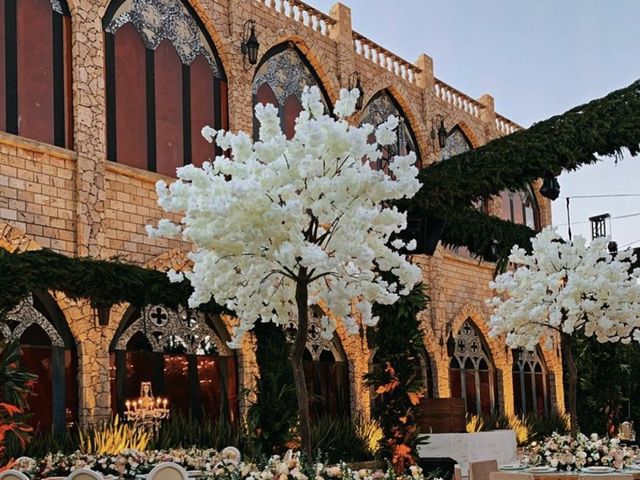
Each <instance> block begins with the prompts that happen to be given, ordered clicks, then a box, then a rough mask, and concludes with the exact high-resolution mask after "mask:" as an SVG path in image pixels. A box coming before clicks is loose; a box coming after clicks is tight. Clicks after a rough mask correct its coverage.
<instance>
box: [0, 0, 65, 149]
mask: <svg viewBox="0 0 640 480" xmlns="http://www.w3.org/2000/svg"><path fill="white" fill-rule="evenodd" d="M0 30H1V31H0V129H1V130H3V131H5V132H9V133H13V134H15V135H20V136H22V137H27V138H31V139H34V140H38V141H40V142H44V143H49V144H52V145H57V146H59V147H65V148H71V146H72V144H73V141H72V137H71V135H72V133H71V130H72V129H71V116H70V115H71V108H70V102H71V76H70V75H71V20H70V18H69V9H68V8H67V4H66V2H65V1H64V0H0Z"/></svg>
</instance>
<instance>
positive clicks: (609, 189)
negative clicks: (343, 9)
mask: <svg viewBox="0 0 640 480" xmlns="http://www.w3.org/2000/svg"><path fill="white" fill-rule="evenodd" d="M306 1H307V3H309V4H311V5H313V6H314V7H316V8H318V9H319V10H321V11H323V12H328V11H329V9H330V8H331V5H332V4H333V3H335V2H334V1H333V0H306ZM343 3H345V4H346V5H347V6H349V7H350V8H351V17H352V23H353V28H354V30H357V31H358V32H359V33H361V34H363V35H365V36H366V37H368V38H370V39H371V40H373V41H375V42H376V43H378V44H380V45H382V46H383V47H385V48H387V49H388V50H390V51H392V52H394V53H395V54H397V55H399V56H401V57H402V58H405V59H407V60H410V61H414V60H415V59H416V58H417V57H418V55H419V54H420V53H426V54H427V55H429V56H430V57H431V58H433V63H434V73H435V75H436V77H438V78H439V79H440V80H442V81H444V82H446V83H448V84H449V85H452V86H453V87H455V88H457V89H458V90H461V91H462V92H464V93H466V94H467V95H470V96H471V97H474V98H478V97H480V96H481V95H483V94H485V93H489V94H491V95H492V96H493V97H494V99H495V105H496V111H497V112H498V113H500V114H502V115H504V116H506V117H507V118H509V119H511V120H513V121H515V122H516V123H518V124H520V125H522V126H525V127H528V126H530V125H531V124H532V123H535V122H537V121H540V120H544V119H546V118H549V117H551V116H552V115H555V114H559V113H563V112H565V111H566V110H568V109H570V108H572V107H574V106H577V105H580V104H582V103H585V102H587V101H589V100H592V99H595V98H599V97H602V96H604V95H606V94H607V93H609V92H611V91H613V90H616V89H618V88H622V87H625V86H627V85H629V84H630V83H632V82H633V81H634V80H637V79H639V78H640V25H639V24H638V20H639V19H640V0H438V1H432V0H343ZM559 181H560V185H561V193H560V195H561V196H560V198H559V199H558V200H556V201H555V202H554V204H553V220H554V224H557V225H558V231H559V232H560V233H561V234H562V235H564V236H566V234H567V225H566V222H567V213H566V199H565V197H567V196H569V197H572V196H581V195H618V194H637V195H638V196H637V197H618V198H595V199H594V198H589V199H584V198H572V199H570V212H571V221H572V231H573V234H574V235H576V234H579V235H582V236H584V237H587V238H590V235H591V234H590V226H589V223H588V218H589V217H590V216H593V215H599V214H602V213H610V214H611V216H612V220H611V225H610V228H611V233H612V238H613V240H615V241H617V242H618V245H619V246H620V247H622V246H624V245H627V244H632V246H635V247H638V246H640V157H636V158H633V157H630V156H629V155H626V156H625V158H624V159H623V160H622V161H621V162H618V163H617V164H616V163H615V162H614V160H612V159H606V160H604V161H603V162H600V163H598V164H596V165H592V166H588V167H584V168H583V169H581V170H579V171H577V172H572V173H564V174H562V175H561V176H560V178H559ZM636 213H637V214H638V215H637V216H630V217H626V218H616V217H622V216H625V215H631V214H636ZM608 227H609V225H608ZM632 242H633V243H632Z"/></svg>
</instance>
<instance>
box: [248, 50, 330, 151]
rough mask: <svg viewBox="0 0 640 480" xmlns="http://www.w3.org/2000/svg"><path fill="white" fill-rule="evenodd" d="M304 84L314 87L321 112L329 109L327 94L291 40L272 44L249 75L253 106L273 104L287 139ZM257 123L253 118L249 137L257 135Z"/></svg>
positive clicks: (299, 109)
mask: <svg viewBox="0 0 640 480" xmlns="http://www.w3.org/2000/svg"><path fill="white" fill-rule="evenodd" d="M305 86H309V87H312V86H317V87H319V88H320V92H321V93H322V101H323V103H324V105H325V111H331V106H330V102H329V97H328V95H327V93H326V92H325V91H324V88H323V87H322V84H321V82H320V79H319V78H318V77H317V75H316V74H315V72H314V70H313V67H312V66H311V64H310V63H309V61H308V60H307V59H306V58H305V56H304V55H303V54H302V53H301V52H300V51H299V50H298V49H297V48H296V47H295V45H293V44H292V43H284V44H280V45H276V46H275V47H273V48H272V49H271V50H269V51H268V52H267V53H266V54H265V55H264V56H263V58H262V60H261V61H260V63H259V64H258V66H257V68H256V73H255V76H254V78H253V84H252V93H253V105H254V106H255V105H257V104H258V103H262V104H263V105H266V104H268V103H270V104H272V105H274V106H275V107H276V108H277V109H278V111H279V114H280V127H281V128H282V131H283V132H284V134H285V135H286V137H287V138H292V137H293V135H294V133H295V120H296V117H297V116H298V114H299V113H300V112H301V111H302V92H303V90H304V87H305ZM258 128H259V124H258V121H257V119H256V118H255V115H254V117H253V136H254V138H256V139H257V138H258Z"/></svg>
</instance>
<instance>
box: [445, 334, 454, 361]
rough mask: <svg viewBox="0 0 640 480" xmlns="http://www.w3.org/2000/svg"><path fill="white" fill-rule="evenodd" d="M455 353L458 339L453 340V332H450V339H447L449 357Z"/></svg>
mask: <svg viewBox="0 0 640 480" xmlns="http://www.w3.org/2000/svg"><path fill="white" fill-rule="evenodd" d="M455 353H456V339H455V338H453V332H451V331H449V338H447V355H449V358H451V357H453V355H454V354H455Z"/></svg>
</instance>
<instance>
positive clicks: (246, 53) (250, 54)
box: [240, 20, 260, 68]
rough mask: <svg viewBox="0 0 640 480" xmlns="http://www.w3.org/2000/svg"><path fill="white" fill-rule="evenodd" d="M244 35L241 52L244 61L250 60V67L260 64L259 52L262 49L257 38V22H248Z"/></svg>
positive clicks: (244, 28)
mask: <svg viewBox="0 0 640 480" xmlns="http://www.w3.org/2000/svg"><path fill="white" fill-rule="evenodd" d="M243 30H244V35H243V40H242V45H241V46H240V50H241V51H242V61H243V63H244V61H245V59H248V60H249V64H250V65H255V64H256V63H258V50H259V49H260V42H258V38H257V37H256V22H255V20H247V21H246V23H245V24H244V27H243ZM245 68H246V67H245Z"/></svg>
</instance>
